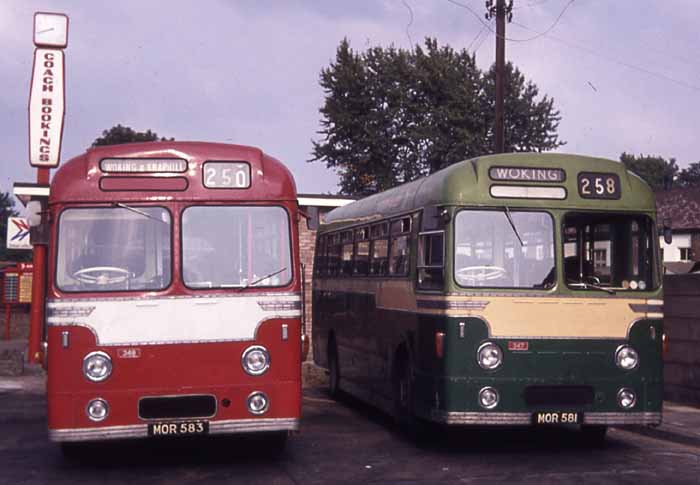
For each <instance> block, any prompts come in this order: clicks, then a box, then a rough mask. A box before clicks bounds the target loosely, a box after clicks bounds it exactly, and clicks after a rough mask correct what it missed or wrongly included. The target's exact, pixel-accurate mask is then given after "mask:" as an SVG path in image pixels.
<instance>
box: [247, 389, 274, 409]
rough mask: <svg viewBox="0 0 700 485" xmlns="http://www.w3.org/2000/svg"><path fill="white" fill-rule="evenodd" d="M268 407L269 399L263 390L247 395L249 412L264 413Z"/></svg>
mask: <svg viewBox="0 0 700 485" xmlns="http://www.w3.org/2000/svg"><path fill="white" fill-rule="evenodd" d="M269 407H270V400H269V399H268V398H267V395H266V394H265V393H264V392H260V391H255V392H254V393H252V394H251V395H250V396H248V411H250V412H251V414H264V413H265V412H266V411H267V408H269Z"/></svg>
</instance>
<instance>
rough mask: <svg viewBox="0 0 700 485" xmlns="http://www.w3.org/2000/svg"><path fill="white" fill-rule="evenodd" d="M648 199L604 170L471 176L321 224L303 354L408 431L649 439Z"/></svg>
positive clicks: (654, 335) (651, 277) (516, 167)
mask: <svg viewBox="0 0 700 485" xmlns="http://www.w3.org/2000/svg"><path fill="white" fill-rule="evenodd" d="M662 298H663V295H662V270H661V262H660V260H659V238H658V229H657V225H656V208H655V202H654V194H653V192H652V191H651V189H650V188H649V187H648V186H647V184H645V183H644V182H643V181H642V180H641V179H640V178H639V177H637V176H636V175H634V174H633V173H631V172H628V171H627V170H625V168H624V166H623V165H622V164H620V163H618V162H614V161H610V160H603V159H598V158H590V157H583V156H574V155H561V154H539V153H537V154H534V153H532V154H506V155H494V156H487V157H481V158H475V159H472V160H467V161H464V162H461V163H457V164H455V165H452V166H450V167H448V168H445V169H443V170H441V171H439V172H436V173H435V174H433V175H430V176H428V177H425V178H422V179H420V180H416V181H414V182H411V183H407V184H404V185H402V186H399V187H396V188H394V189H391V190H388V191H386V192H383V193H380V194H376V195H373V196H370V197H367V198H365V199H362V200H359V201H357V202H354V203H352V204H349V205H346V206H344V207H340V208H338V209H335V210H333V211H332V212H330V213H329V214H328V215H327V217H326V220H325V223H324V224H323V225H322V226H321V227H320V229H319V231H318V236H317V244H316V260H315V276H314V283H313V353H314V360H315V362H316V363H317V364H318V365H320V366H322V367H325V368H327V369H328V371H329V387H330V392H331V394H332V395H337V394H338V392H339V391H341V390H342V391H344V392H347V393H349V394H351V395H354V396H355V397H358V398H360V399H361V400H364V401H367V402H370V403H371V404H373V405H376V406H377V407H379V408H382V409H384V410H386V411H388V412H390V413H392V414H394V415H395V416H396V418H397V420H398V421H399V422H400V423H403V424H404V425H407V426H409V427H410V426H413V425H416V424H418V423H420V422H422V421H431V422H436V423H443V424H448V425H478V426H489V425H512V426H519V425H526V426H531V425H534V426H537V425H556V424H572V425H580V426H581V429H582V430H583V431H584V432H585V433H586V434H588V435H589V436H590V437H594V438H602V437H604V435H605V431H606V430H607V427H608V426H610V425H628V424H636V425H658V424H660V422H661V407H662V395H663V374H662V363H663V357H662V353H663V348H664V345H665V336H664V333H663V326H662V319H663V299H662Z"/></svg>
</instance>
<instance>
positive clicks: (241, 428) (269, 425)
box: [49, 418, 299, 442]
mask: <svg viewBox="0 0 700 485" xmlns="http://www.w3.org/2000/svg"><path fill="white" fill-rule="evenodd" d="M172 422H174V423H177V422H178V421H172ZM297 430H299V419H298V418H258V419H229V420H224V421H210V422H209V434H227V433H255V432H261V431H297ZM133 438H148V425H147V424H134V425H128V426H107V427H103V428H75V429H49V439H50V440H51V441H56V442H59V441H60V442H66V441H103V440H120V439H133Z"/></svg>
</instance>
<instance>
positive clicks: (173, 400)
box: [139, 395, 216, 419]
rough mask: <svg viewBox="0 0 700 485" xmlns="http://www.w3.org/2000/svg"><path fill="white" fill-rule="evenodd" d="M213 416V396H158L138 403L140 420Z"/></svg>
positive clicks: (214, 401)
mask: <svg viewBox="0 0 700 485" xmlns="http://www.w3.org/2000/svg"><path fill="white" fill-rule="evenodd" d="M215 414H216V398H215V397H214V396H207V395H203V396H158V397H144V398H142V399H141V400H140V401H139V417H140V418H142V419H170V418H209V417H212V416H214V415H215Z"/></svg>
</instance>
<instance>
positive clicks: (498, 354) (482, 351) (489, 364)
mask: <svg viewBox="0 0 700 485" xmlns="http://www.w3.org/2000/svg"><path fill="white" fill-rule="evenodd" d="M476 360H477V362H478V363H479V366H481V368H482V369H486V370H492V369H496V368H497V367H498V366H499V365H501V363H502V362H503V352H502V351H501V348H500V347H499V346H498V345H496V344H494V343H491V342H486V343H484V344H481V346H480V347H479V349H478V350H477V351H476Z"/></svg>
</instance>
